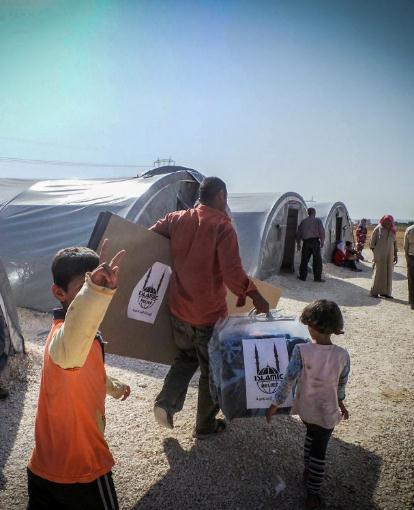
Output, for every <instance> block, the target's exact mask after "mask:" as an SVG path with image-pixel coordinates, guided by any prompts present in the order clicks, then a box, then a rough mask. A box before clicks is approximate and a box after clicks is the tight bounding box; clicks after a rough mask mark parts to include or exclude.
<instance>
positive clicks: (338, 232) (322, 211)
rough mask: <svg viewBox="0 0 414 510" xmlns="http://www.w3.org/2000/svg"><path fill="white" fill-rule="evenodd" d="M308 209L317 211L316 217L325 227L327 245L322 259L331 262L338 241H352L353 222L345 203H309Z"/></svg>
mask: <svg viewBox="0 0 414 510" xmlns="http://www.w3.org/2000/svg"><path fill="white" fill-rule="evenodd" d="M308 207H313V208H314V209H315V210H316V216H317V217H318V218H320V219H321V220H322V223H323V225H324V227H325V235H326V239H325V245H324V247H323V248H322V258H323V259H324V260H325V261H326V262H331V260H332V255H333V252H334V250H335V246H336V243H337V242H338V241H352V239H353V233H352V222H351V219H350V217H349V214H348V210H347V208H346V205H345V204H344V203H343V202H308Z"/></svg>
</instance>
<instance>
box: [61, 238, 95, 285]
mask: <svg viewBox="0 0 414 510" xmlns="http://www.w3.org/2000/svg"><path fill="white" fill-rule="evenodd" d="M98 265H99V256H98V254H97V253H96V252H95V251H93V250H91V249H90V248H85V247H83V246H77V247H74V248H64V249H63V250H60V251H58V252H57V253H56V255H55V258H54V259H53V262H52V274H53V282H54V283H55V284H56V285H57V286H58V287H61V288H62V289H63V290H65V291H66V290H68V285H69V283H70V282H71V281H72V280H73V279H74V278H75V277H76V276H81V275H84V274H85V273H87V272H88V271H93V270H94V269H96V268H97V267H98Z"/></svg>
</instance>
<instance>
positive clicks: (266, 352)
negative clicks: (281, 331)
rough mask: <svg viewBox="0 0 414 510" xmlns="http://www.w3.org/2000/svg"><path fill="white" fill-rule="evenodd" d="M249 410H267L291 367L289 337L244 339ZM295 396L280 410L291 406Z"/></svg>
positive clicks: (289, 398)
mask: <svg viewBox="0 0 414 510" xmlns="http://www.w3.org/2000/svg"><path fill="white" fill-rule="evenodd" d="M243 358H244V370H245V381H246V406H247V409H264V408H267V407H269V405H270V404H271V402H272V399H273V394H274V393H275V392H276V390H277V388H278V387H279V385H280V384H281V383H282V381H283V379H284V376H285V373H286V369H287V366H288V363H289V356H288V352H287V347H286V337H285V336H283V337H274V338H258V339H251V338H248V339H243ZM292 400H293V399H292V395H290V396H289V397H288V398H287V399H286V401H285V402H284V403H283V405H281V406H280V407H290V406H291V405H292Z"/></svg>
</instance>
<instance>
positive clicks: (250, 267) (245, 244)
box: [228, 192, 306, 279]
mask: <svg viewBox="0 0 414 510" xmlns="http://www.w3.org/2000/svg"><path fill="white" fill-rule="evenodd" d="M228 203H229V208H230V210H231V214H232V219H233V223H234V226H235V228H236V231H237V234H238V239H239V245H240V254H241V258H242V262H243V266H244V269H245V270H246V271H247V273H248V274H250V275H251V276H254V277H256V278H259V279H263V278H268V277H269V276H272V275H274V274H276V273H279V272H280V270H281V268H282V264H283V261H284V255H285V248H286V244H287V243H286V242H287V239H288V235H287V233H288V232H289V236H290V238H291V237H292V235H291V233H292V232H291V230H292V229H288V219H289V211H297V222H300V221H302V219H303V218H304V217H305V216H306V204H305V201H304V200H303V198H302V197H301V196H300V195H299V194H297V193H294V192H287V193H233V194H229V199H228ZM296 228H297V223H296ZM296 228H294V233H296ZM290 241H292V239H290ZM293 242H294V239H293ZM293 250H294V244H293ZM292 257H293V259H294V258H295V251H293V254H292ZM292 263H294V260H293V261H292Z"/></svg>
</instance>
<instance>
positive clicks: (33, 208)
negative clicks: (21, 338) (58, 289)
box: [0, 166, 203, 311]
mask: <svg viewBox="0 0 414 510" xmlns="http://www.w3.org/2000/svg"><path fill="white" fill-rule="evenodd" d="M202 178H203V176H202V175H201V174H200V173H199V172H197V171H195V170H192V169H189V168H185V167H179V166H166V167H161V168H156V169H154V170H150V171H148V172H146V173H144V174H142V175H141V176H139V177H135V178H124V179H105V180H103V179H94V180H49V181H38V182H34V183H30V185H29V186H26V185H25V183H20V185H21V186H20V189H19V190H17V187H15V189H16V191H19V192H18V194H16V196H15V197H14V198H13V197H10V196H9V197H8V199H7V201H6V203H5V204H4V205H3V206H2V207H1V206H0V232H1V239H2V242H1V246H0V256H1V257H2V259H3V262H4V265H5V268H6V271H7V273H8V275H9V279H10V284H11V286H12V288H13V291H14V294H15V297H16V303H17V304H18V306H23V307H27V308H33V309H35V310H41V311H49V310H50V309H51V308H53V306H55V302H54V300H53V298H52V296H51V293H50V285H51V273H50V266H51V262H52V259H53V256H54V254H55V253H56V252H57V251H58V250H59V249H61V248H65V247H68V246H76V245H78V246H79V245H83V246H86V245H87V243H88V240H89V238H90V235H91V233H92V230H93V227H94V225H95V223H96V220H97V218H98V215H99V213H101V212H104V211H109V212H112V213H115V214H118V215H119V216H121V217H123V218H126V219H129V220H131V221H133V222H134V223H139V224H141V225H143V226H144V227H149V226H150V225H152V224H153V223H154V222H155V221H157V220H158V219H159V218H162V217H163V216H164V215H165V214H167V213H168V212H171V211H175V210H180V209H187V208H188V207H192V206H193V205H194V203H195V201H196V200H197V198H198V188H199V182H200V181H201V180H202ZM6 181H7V182H6ZM3 184H4V185H3ZM9 189H10V179H6V180H3V179H0V197H1V196H5V195H6V194H7V192H8V190H9ZM2 190H3V191H2ZM9 195H10V193H9Z"/></svg>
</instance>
